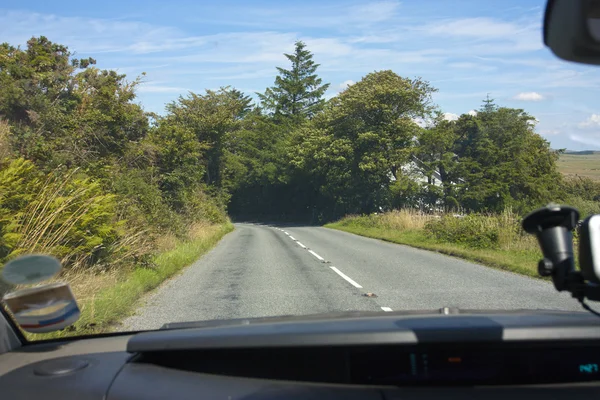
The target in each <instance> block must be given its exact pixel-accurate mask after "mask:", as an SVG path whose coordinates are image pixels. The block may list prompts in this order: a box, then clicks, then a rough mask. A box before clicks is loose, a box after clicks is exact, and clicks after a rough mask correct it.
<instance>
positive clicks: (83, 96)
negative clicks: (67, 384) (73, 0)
mask: <svg viewBox="0 0 600 400" xmlns="http://www.w3.org/2000/svg"><path fill="white" fill-rule="evenodd" d="M285 56H286V58H287V60H288V64H289V65H288V66H287V68H284V67H278V68H277V69H274V74H276V76H275V79H274V83H273V86H272V87H269V88H267V89H265V91H264V92H262V93H256V96H255V97H254V98H253V97H252V96H251V95H250V94H247V93H243V92H241V91H239V90H237V89H235V88H234V87H231V86H223V87H221V88H220V89H218V90H206V91H204V92H203V93H192V92H189V93H187V94H186V95H183V96H180V97H178V98H177V99H174V100H173V101H171V102H169V103H168V104H166V105H165V111H164V113H162V114H161V115H156V114H153V113H148V112H146V111H144V110H143V108H142V106H141V105H140V104H139V103H138V102H137V97H136V90H137V89H138V88H139V87H140V85H142V84H143V81H144V79H145V77H144V75H142V76H140V77H133V78H128V77H126V76H125V75H123V74H119V73H117V72H116V71H113V70H103V69H101V68H99V67H97V65H100V63H101V60H100V61H99V62H97V60H95V59H94V58H91V57H88V58H82V59H77V58H73V57H72V54H71V53H70V52H69V50H68V48H67V47H66V46H64V45H61V44H57V43H53V42H51V41H50V40H49V39H48V38H46V37H43V36H41V37H38V38H32V39H31V40H29V41H28V42H27V45H26V46H25V47H24V48H20V47H15V46H13V45H10V44H7V43H5V44H1V45H0V265H2V264H4V263H6V262H7V261H9V260H11V259H13V258H15V257H17V256H19V255H21V254H26V253H45V254H51V255H54V256H56V257H58V258H59V259H60V260H61V261H62V263H63V265H64V267H65V268H64V271H63V275H62V276H61V277H59V279H67V280H68V281H69V282H71V283H72V285H73V287H74V290H75V292H76V293H77V295H78V296H79V297H80V299H81V302H82V305H83V307H84V316H83V317H82V319H81V321H79V322H78V324H77V325H76V326H75V327H74V328H73V329H74V330H73V329H72V332H75V334H79V333H82V332H99V331H104V330H106V329H110V326H111V325H112V324H113V323H115V322H116V321H117V320H118V319H119V318H120V317H122V316H124V315H127V314H128V313H129V312H130V311H131V309H132V307H133V306H134V304H135V300H136V299H137V298H138V297H139V296H140V295H141V294H142V293H143V292H145V291H147V290H149V289H151V288H153V287H156V286H157V285H158V284H160V282H161V281H162V280H164V279H166V278H167V277H169V276H171V275H172V274H174V273H175V272H176V271H178V270H179V269H180V268H182V267H183V266H185V265H187V264H190V263H191V262H192V261H193V260H194V259H195V258H197V257H198V256H199V255H200V254H202V253H203V252H204V251H206V250H207V249H208V248H209V247H210V246H211V245H213V244H215V243H216V241H217V240H218V239H219V238H220V237H221V236H222V235H223V234H224V233H225V232H227V231H229V230H230V229H232V227H231V224H230V222H229V216H232V217H233V218H236V219H244V218H247V219H250V218H251V219H258V220H260V219H263V220H264V219H267V218H268V219H278V220H294V221H298V222H304V223H311V224H320V223H326V222H329V221H334V220H338V219H340V218H344V217H345V216H347V215H357V216H352V217H347V218H344V219H342V220H341V221H339V222H338V223H336V224H334V225H333V226H336V227H338V228H340V229H345V230H349V231H353V232H355V233H359V234H366V235H371V236H374V237H376V235H379V236H377V237H382V238H384V239H387V240H394V241H397V242H401V243H407V244H412V245H415V246H421V247H426V248H431V249H440V248H441V247H443V248H444V249H446V250H444V251H446V252H447V253H449V254H455V255H460V256H463V257H467V258H471V259H474V260H476V261H481V262H485V263H487V264H490V265H499V266H503V267H505V268H509V269H512V270H520V269H523V268H524V269H523V271H529V270H530V268H529V267H528V266H526V265H530V264H529V261H530V260H532V256H531V254H532V252H533V251H534V250H533V248H534V246H533V244H532V241H531V239H530V238H527V237H523V236H522V235H521V233H520V231H519V229H518V224H517V222H516V221H518V219H519V218H520V216H522V215H523V214H524V213H526V212H528V211H530V210H531V209H533V208H535V207H537V206H540V205H543V204H546V203H548V202H549V201H555V202H564V203H569V204H573V205H574V206H576V207H579V208H580V210H582V211H583V212H584V213H586V214H589V213H596V212H598V211H600V209H599V207H598V204H599V200H600V183H599V182H595V181H593V180H591V179H589V178H582V177H570V178H564V177H563V176H562V175H561V173H560V172H559V169H558V167H557V160H559V157H560V155H561V154H562V151H561V150H552V149H551V148H550V145H549V143H548V141H546V140H545V139H543V138H542V137H541V136H540V135H538V134H537V133H536V131H535V123H536V119H535V117H534V116H532V115H530V114H528V113H527V112H526V111H524V110H522V109H513V108H507V107H502V106H500V105H497V104H495V103H494V101H493V100H492V99H489V98H488V99H485V100H484V102H483V104H482V105H481V106H480V107H479V108H478V109H477V111H473V112H469V113H466V114H463V115H460V116H458V118H456V119H452V120H449V119H448V118H447V115H446V114H444V113H443V112H442V111H443V110H441V109H440V108H439V107H438V106H436V105H435V104H433V102H432V95H433V94H434V93H435V92H436V91H437V89H435V88H434V87H433V86H431V85H430V84H429V82H427V81H426V80H424V79H423V78H420V77H402V76H399V75H398V74H396V73H395V72H393V71H390V70H386V71H375V72H372V73H369V74H367V75H365V76H364V77H363V78H362V79H361V80H360V81H358V82H357V83H355V84H353V85H351V86H348V87H346V88H345V89H343V90H341V91H340V92H339V93H336V94H335V95H334V96H333V97H332V98H330V99H329V100H327V101H326V100H325V94H326V93H328V91H329V93H331V92H330V87H329V83H324V82H322V80H321V78H319V76H318V74H317V70H318V68H319V64H317V63H316V62H315V61H314V60H313V55H312V54H311V52H310V51H309V50H308V49H307V48H306V45H305V44H304V43H303V42H296V44H295V47H294V51H293V52H292V53H290V54H285ZM409 209H410V210H415V211H406V210H409ZM392 210H405V211H392ZM440 210H446V211H447V212H450V213H460V214H463V215H466V217H465V218H462V219H451V218H449V217H446V216H442V217H441V218H438V219H436V218H435V217H434V215H437V214H439V213H440ZM505 210H511V211H505ZM374 212H377V213H380V214H379V215H377V216H373V215H372V214H373V213H374ZM382 212H385V213H384V214H381V213H382ZM360 215H362V216H360ZM427 246H429V247H427ZM535 258H536V260H537V256H536V257H535ZM501 259H503V260H512V261H510V262H508V261H506V262H505V261H502V262H501V261H500V260H501ZM522 261H523V262H522ZM524 261H526V262H524ZM503 263H504V264H503ZM506 263H508V264H506ZM3 290H6V288H4V289H3ZM69 332H70V331H67V332H63V333H61V334H66V333H69Z"/></svg>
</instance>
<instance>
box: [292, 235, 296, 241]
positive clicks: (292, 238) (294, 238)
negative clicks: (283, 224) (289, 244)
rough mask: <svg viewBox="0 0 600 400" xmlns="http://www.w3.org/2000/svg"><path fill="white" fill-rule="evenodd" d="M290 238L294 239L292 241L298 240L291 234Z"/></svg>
mask: <svg viewBox="0 0 600 400" xmlns="http://www.w3.org/2000/svg"><path fill="white" fill-rule="evenodd" d="M290 239H292V240H294V241H298V240H297V239H296V238H294V237H293V236H292V235H290Z"/></svg>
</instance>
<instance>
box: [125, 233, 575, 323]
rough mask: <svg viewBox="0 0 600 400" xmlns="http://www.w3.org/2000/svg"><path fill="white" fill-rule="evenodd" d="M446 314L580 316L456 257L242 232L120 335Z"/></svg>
mask: <svg viewBox="0 0 600 400" xmlns="http://www.w3.org/2000/svg"><path fill="white" fill-rule="evenodd" d="M367 294H374V296H373V295H371V296H368V295H367ZM441 307H458V308H463V309H518V308H525V309H561V310H576V311H581V307H580V305H579V304H578V303H577V302H576V301H575V300H573V299H571V298H570V297H569V295H568V294H566V293H558V292H556V291H555V290H554V288H553V287H552V285H551V284H550V283H549V282H545V281H541V280H538V279H533V278H528V277H525V276H521V275H517V274H514V273H510V272H505V271H501V270H497V269H493V268H488V267H484V266H481V265H477V264H473V263H470V262H467V261H463V260H459V259H457V258H453V257H448V256H444V255H441V254H437V253H433V252H428V251H425V250H419V249H414V248H411V247H407V246H401V245H396V244H392V243H386V242H383V241H379V240H375V239H369V238H365V237H361V236H357V235H353V234H350V233H346V232H340V231H336V230H331V229H327V228H322V227H297V226H266V225H254V224H236V229H235V231H233V232H232V233H230V234H228V235H227V236H225V237H224V238H223V240H222V241H221V242H220V243H219V244H218V245H217V246H216V247H215V248H214V249H212V250H211V251H210V252H209V253H207V254H206V255H205V256H204V257H202V258H201V259H199V260H198V261H197V262H195V263H194V264H193V265H192V266H190V267H189V268H187V269H186V270H185V271H184V272H183V273H181V274H180V275H178V276H177V277H175V278H173V279H171V280H169V281H167V282H166V283H165V284H163V285H162V286H161V287H160V288H159V289H157V290H156V291H154V292H153V293H152V294H151V295H149V296H148V297H147V298H146V299H145V304H144V305H143V306H142V307H141V308H140V309H139V310H137V312H136V315H134V316H132V317H130V318H128V319H126V320H125V321H124V322H123V324H122V327H121V329H122V330H144V329H157V328H159V327H160V326H162V325H163V324H164V323H167V322H181V321H200V320H211V319H229V318H249V317H263V316H274V315H301V314H314V313H323V312H333V311H354V310H360V311H363V310H364V311H381V312H385V311H397V310H424V309H439V308H441Z"/></svg>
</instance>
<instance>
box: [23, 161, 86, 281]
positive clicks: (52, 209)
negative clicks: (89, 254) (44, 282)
mask: <svg viewBox="0 0 600 400" xmlns="http://www.w3.org/2000/svg"><path fill="white" fill-rule="evenodd" d="M75 172H76V170H74V171H72V172H70V173H69V174H67V175H66V176H61V177H59V176H58V175H57V174H50V175H49V176H48V178H47V180H46V182H45V183H44V184H43V185H42V191H41V192H40V194H39V195H38V196H37V199H36V201H33V202H32V203H31V204H30V205H29V207H28V208H27V209H26V210H25V213H24V216H23V218H22V223H21V224H20V228H19V229H18V230H17V234H18V235H19V237H20V240H19V242H17V244H16V246H15V248H16V249H18V253H21V254H22V253H24V254H31V253H41V254H52V255H58V254H56V251H55V248H56V246H58V245H59V244H61V243H62V242H64V241H65V239H66V238H67V236H68V235H69V232H70V230H71V228H73V226H74V225H75V224H76V223H77V222H78V221H79V220H80V219H81V218H83V217H84V216H85V215H86V213H87V212H88V211H89V209H90V206H91V205H92V204H93V198H87V199H86V197H87V196H86V195H87V190H88V188H86V187H79V188H76V189H75V190H74V191H69V192H68V193H67V184H68V182H69V180H70V179H71V178H72V176H73V174H74V173H75ZM59 199H60V201H59ZM57 204H58V205H57ZM65 217H66V218H65ZM61 262H62V263H63V264H66V263H69V264H70V265H72V266H73V268H75V269H76V268H78V267H79V266H80V265H83V264H85V262H86V257H83V256H81V257H73V254H65V255H63V256H62V257H61Z"/></svg>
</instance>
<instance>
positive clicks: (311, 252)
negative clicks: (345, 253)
mask: <svg viewBox="0 0 600 400" xmlns="http://www.w3.org/2000/svg"><path fill="white" fill-rule="evenodd" d="M308 252H309V253H310V254H312V255H313V256H315V257H317V258H318V259H319V260H320V261H325V259H324V258H323V257H321V256H320V255H318V254H317V253H315V252H314V251H312V250H309V251H308Z"/></svg>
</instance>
